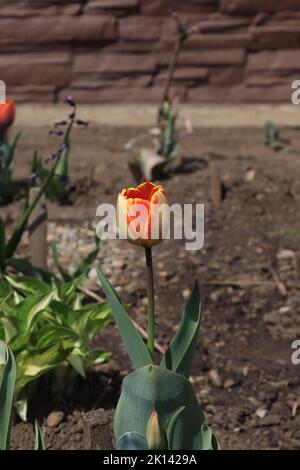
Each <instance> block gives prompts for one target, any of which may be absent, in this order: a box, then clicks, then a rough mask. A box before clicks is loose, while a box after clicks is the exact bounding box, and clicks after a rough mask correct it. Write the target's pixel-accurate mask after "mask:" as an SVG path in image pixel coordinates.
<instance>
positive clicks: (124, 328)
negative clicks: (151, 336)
mask: <svg viewBox="0 0 300 470" xmlns="http://www.w3.org/2000/svg"><path fill="white" fill-rule="evenodd" d="M97 273H98V276H99V279H100V282H101V284H102V287H103V290H104V292H105V294H106V297H107V299H108V302H109V304H110V306H111V309H112V314H113V316H114V318H115V320H116V322H117V325H118V328H119V331H120V335H121V337H122V340H123V342H124V345H125V347H126V350H127V353H128V355H129V357H130V360H131V362H132V365H133V367H134V368H135V369H139V368H140V367H144V366H147V365H149V364H152V363H153V362H152V358H151V355H150V353H149V351H148V349H147V346H146V345H145V343H144V341H143V340H142V338H141V336H140V334H139V333H138V331H137V330H136V328H135V326H134V324H133V323H132V321H131V319H130V317H129V316H128V314H127V312H126V310H125V309H124V307H123V306H122V304H121V302H120V300H119V299H118V296H117V294H116V292H115V291H114V289H113V287H112V286H111V285H110V283H109V282H108V280H107V279H106V277H105V276H104V274H103V273H102V271H101V270H100V269H98V268H97Z"/></svg>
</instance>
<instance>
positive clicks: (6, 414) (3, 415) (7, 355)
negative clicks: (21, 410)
mask: <svg viewBox="0 0 300 470" xmlns="http://www.w3.org/2000/svg"><path fill="white" fill-rule="evenodd" d="M16 376H17V370H16V361H15V358H14V355H13V352H12V350H11V349H10V347H9V346H8V345H7V344H6V343H4V341H1V340H0V450H8V449H9V448H10V429H11V423H12V415H13V401H14V393H15V383H16ZM34 448H35V450H45V443H44V438H43V434H42V431H41V429H40V427H39V425H38V422H37V421H35V446H34Z"/></svg>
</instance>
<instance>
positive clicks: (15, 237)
mask: <svg viewBox="0 0 300 470" xmlns="http://www.w3.org/2000/svg"><path fill="white" fill-rule="evenodd" d="M60 158H61V155H59V157H58V158H57V159H56V162H55V163H54V165H53V166H52V168H51V170H50V172H49V175H48V176H47V178H46V179H45V181H44V182H43V184H42V186H41V188H40V190H39V191H38V193H37V194H36V196H35V197H34V199H33V200H32V202H31V203H30V204H28V205H27V204H26V206H25V208H24V211H23V214H22V215H21V217H20V219H19V222H18V225H17V227H16V229H15V231H14V232H13V234H12V236H11V237H10V239H9V241H8V243H7V245H6V248H5V257H6V259H9V258H11V257H12V256H13V254H14V252H15V250H16V248H17V246H18V244H19V242H20V240H21V238H22V235H23V232H24V230H25V228H26V225H27V222H28V219H29V217H30V215H31V213H32V211H33V210H34V208H35V207H36V205H37V203H38V202H39V200H40V198H41V196H42V195H43V194H44V192H45V191H46V189H47V187H48V184H49V183H50V181H51V179H52V177H53V175H54V173H55V170H56V168H57V165H58V163H59V161H60Z"/></svg>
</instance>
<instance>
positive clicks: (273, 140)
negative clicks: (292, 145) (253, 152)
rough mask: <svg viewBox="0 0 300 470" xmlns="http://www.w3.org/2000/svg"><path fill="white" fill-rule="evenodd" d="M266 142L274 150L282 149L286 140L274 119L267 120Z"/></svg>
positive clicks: (265, 128)
mask: <svg viewBox="0 0 300 470" xmlns="http://www.w3.org/2000/svg"><path fill="white" fill-rule="evenodd" d="M264 134H265V144H266V145H267V146H269V147H271V148H272V149H273V150H275V151H278V150H282V149H283V148H284V146H285V145H286V143H287V142H286V141H285V140H283V139H282V138H281V135H280V131H279V129H278V127H277V126H276V125H275V124H274V122H272V121H267V122H266V124H265V126H264Z"/></svg>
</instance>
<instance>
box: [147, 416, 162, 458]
mask: <svg viewBox="0 0 300 470" xmlns="http://www.w3.org/2000/svg"><path fill="white" fill-rule="evenodd" d="M146 440H147V444H148V447H149V449H150V450H164V449H166V443H167V440H166V436H165V432H164V430H163V428H162V427H161V425H160V423H159V419H158V414H157V413H156V411H155V410H154V411H152V413H151V415H150V418H149V420H148V423H147V427H146Z"/></svg>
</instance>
